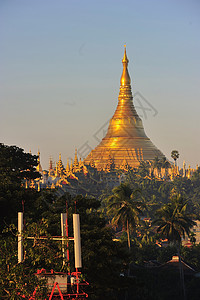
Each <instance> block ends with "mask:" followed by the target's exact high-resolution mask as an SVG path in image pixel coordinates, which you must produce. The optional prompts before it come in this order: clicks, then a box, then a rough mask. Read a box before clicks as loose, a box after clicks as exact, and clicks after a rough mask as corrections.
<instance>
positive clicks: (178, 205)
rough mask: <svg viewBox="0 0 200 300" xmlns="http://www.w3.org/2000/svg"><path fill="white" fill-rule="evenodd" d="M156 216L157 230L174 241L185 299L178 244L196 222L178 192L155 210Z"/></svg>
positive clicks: (179, 244) (170, 240) (188, 233)
mask: <svg viewBox="0 0 200 300" xmlns="http://www.w3.org/2000/svg"><path fill="white" fill-rule="evenodd" d="M157 215H158V218H157V219H156V220H154V222H153V223H154V224H155V225H158V228H157V232H158V233H161V234H162V235H163V236H165V237H167V239H168V241H169V242H171V243H174V244H175V245H176V248H177V253H178V256H179V268H180V280H181V284H182V289H183V296H184V299H186V293H185V285H184V274H183V267H182V263H181V255H180V246H181V239H182V237H183V238H184V237H185V235H186V234H187V235H188V236H189V235H190V233H191V229H192V227H193V226H194V225H196V223H195V222H194V221H193V220H194V218H195V216H194V215H192V214H190V213H188V211H187V201H184V200H183V198H182V197H181V195H180V194H177V195H174V198H173V199H172V200H171V202H169V203H168V204H165V205H164V206H163V207H162V208H161V209H159V210H158V211H157Z"/></svg>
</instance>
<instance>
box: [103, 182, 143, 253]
mask: <svg viewBox="0 0 200 300" xmlns="http://www.w3.org/2000/svg"><path fill="white" fill-rule="evenodd" d="M138 192H139V190H135V191H133V190H132V189H131V188H130V186H129V185H128V184H124V183H122V184H120V185H119V186H118V187H115V188H114V189H113V191H112V193H113V194H112V195H111V196H110V197H109V199H108V201H109V202H110V204H109V209H108V213H113V214H114V215H113V218H112V224H113V225H116V226H120V225H122V226H123V228H126V232H127V239H128V247H129V250H130V247H131V241H130V231H131V230H132V229H133V228H134V227H135V226H136V225H137V224H138V223H139V220H140V215H141V214H142V208H144V203H143V202H142V201H138V200H135V197H136V195H137V194H138Z"/></svg>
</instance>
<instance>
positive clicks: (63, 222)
mask: <svg viewBox="0 0 200 300" xmlns="http://www.w3.org/2000/svg"><path fill="white" fill-rule="evenodd" d="M66 220H67V214H66V213H61V235H62V255H63V265H64V264H65V261H64V259H65V258H66V253H65V239H64V237H66V235H67V234H66Z"/></svg>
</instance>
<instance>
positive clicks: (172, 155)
mask: <svg viewBox="0 0 200 300" xmlns="http://www.w3.org/2000/svg"><path fill="white" fill-rule="evenodd" d="M171 157H172V158H173V160H174V164H175V166H176V160H177V159H178V158H179V152H178V151H177V150H173V151H172V152H171Z"/></svg>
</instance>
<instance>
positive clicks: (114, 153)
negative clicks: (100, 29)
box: [84, 47, 164, 170]
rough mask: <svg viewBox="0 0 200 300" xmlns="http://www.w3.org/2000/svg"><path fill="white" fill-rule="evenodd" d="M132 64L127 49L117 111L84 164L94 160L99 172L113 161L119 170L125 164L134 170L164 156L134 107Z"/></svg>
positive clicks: (123, 61)
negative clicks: (130, 66)
mask: <svg viewBox="0 0 200 300" xmlns="http://www.w3.org/2000/svg"><path fill="white" fill-rule="evenodd" d="M128 62H129V61H128V58H127V54H126V47H125V49H124V56H123V59H122V63H123V71H122V76H121V79H120V91H119V97H118V105H117V108H116V111H115V113H114V115H113V117H112V119H111V120H110V123H109V127H108V131H107V134H106V136H105V137H104V138H103V139H102V141H101V142H100V144H99V145H98V146H97V147H96V148H95V149H94V150H92V151H91V152H90V154H89V155H88V156H87V158H86V159H85V161H84V162H85V164H90V163H91V160H93V162H94V163H95V166H96V167H97V168H98V169H104V170H105V169H106V166H107V164H108V159H110V158H112V160H113V162H114V164H115V167H116V168H120V167H121V166H122V164H124V161H126V163H127V164H128V165H129V166H131V167H137V166H138V165H139V164H140V162H141V161H143V160H145V161H150V160H153V159H154V158H155V157H156V156H157V157H158V158H162V157H164V155H163V154H162V152H161V151H160V150H158V149H157V148H156V147H155V146H154V144H153V143H152V142H151V140H150V139H149V138H148V137H147V136H146V134H145V132H144V128H143V124H142V120H141V119H140V117H139V116H138V114H137V112H136V110H135V107H134V105H133V96H132V92H131V79H130V76H129V73H128V68H127V67H128Z"/></svg>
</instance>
